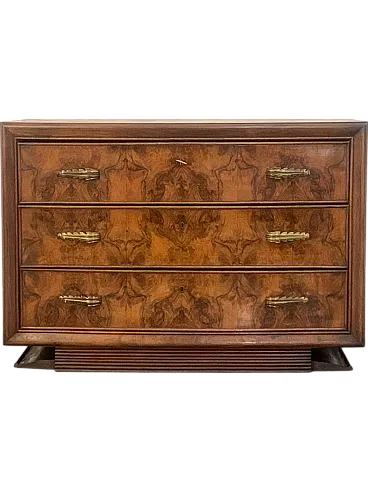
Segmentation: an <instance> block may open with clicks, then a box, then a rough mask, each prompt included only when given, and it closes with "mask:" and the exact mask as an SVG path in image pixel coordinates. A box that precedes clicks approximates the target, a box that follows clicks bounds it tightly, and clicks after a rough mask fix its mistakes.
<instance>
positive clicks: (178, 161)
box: [175, 159, 189, 165]
mask: <svg viewBox="0 0 368 491" xmlns="http://www.w3.org/2000/svg"><path fill="white" fill-rule="evenodd" d="M175 162H177V163H178V164H180V165H189V164H188V162H185V160H180V159H176V160H175Z"/></svg>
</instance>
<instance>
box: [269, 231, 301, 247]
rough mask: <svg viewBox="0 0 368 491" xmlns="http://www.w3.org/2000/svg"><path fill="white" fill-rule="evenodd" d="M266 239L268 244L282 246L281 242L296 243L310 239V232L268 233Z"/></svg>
mask: <svg viewBox="0 0 368 491" xmlns="http://www.w3.org/2000/svg"><path fill="white" fill-rule="evenodd" d="M266 239H267V241H268V242H272V243H274V244H280V243H281V242H294V241H295V240H307V239H309V233H308V232H280V231H277V232H267V235H266Z"/></svg>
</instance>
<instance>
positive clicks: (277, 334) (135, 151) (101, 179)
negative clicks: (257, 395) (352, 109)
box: [2, 120, 367, 372]
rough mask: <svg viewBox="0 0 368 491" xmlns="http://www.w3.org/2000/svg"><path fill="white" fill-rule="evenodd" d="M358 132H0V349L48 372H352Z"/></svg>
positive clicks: (45, 124)
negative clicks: (0, 288)
mask: <svg viewBox="0 0 368 491" xmlns="http://www.w3.org/2000/svg"><path fill="white" fill-rule="evenodd" d="M366 142H367V124H366V123H364V122H360V121H352V120H351V121H297V120H295V121H251V120H249V121H247V120H245V121H241V120H238V121H124V120H122V121H63V120H59V121H56V120H55V121H52V120H51V121H42V120H40V121H38V120H29V121H27V120H26V121H19V122H16V121H15V122H9V123H3V124H2V198H3V246H4V254H3V269H4V343H5V344H8V345H29V348H27V350H26V351H25V353H24V354H23V355H22V357H21V358H20V359H19V361H18V362H17V364H16V366H18V367H29V368H53V369H55V370H57V371H76V370H78V371H97V370H98V371H129V370H140V371H147V370H157V371H175V370H178V371H183V370H184V371H185V370H188V371H280V372H282V371H311V370H348V369H351V367H350V365H349V363H348V361H347V360H346V358H345V356H344V354H343V352H342V350H341V347H344V346H363V345H364V256H365V189H366V188H365V185H366V156H367V154H366V145H367V143H366Z"/></svg>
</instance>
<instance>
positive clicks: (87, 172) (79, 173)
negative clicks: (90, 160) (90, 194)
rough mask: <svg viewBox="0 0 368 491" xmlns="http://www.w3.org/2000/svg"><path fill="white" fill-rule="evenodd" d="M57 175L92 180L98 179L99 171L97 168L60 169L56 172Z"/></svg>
mask: <svg viewBox="0 0 368 491" xmlns="http://www.w3.org/2000/svg"><path fill="white" fill-rule="evenodd" d="M58 177H66V178H68V179H83V180H85V181H93V180H95V179H100V171H99V170H98V169H91V168H89V167H86V168H85V169H62V170H61V171H59V172H58Z"/></svg>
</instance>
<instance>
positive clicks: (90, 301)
mask: <svg viewBox="0 0 368 491" xmlns="http://www.w3.org/2000/svg"><path fill="white" fill-rule="evenodd" d="M59 299H60V300H61V301H62V302H64V303H69V302H70V303H80V304H84V305H87V307H97V306H98V305H101V301H102V300H101V297H97V296H95V295H77V296H75V295H60V296H59Z"/></svg>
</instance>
